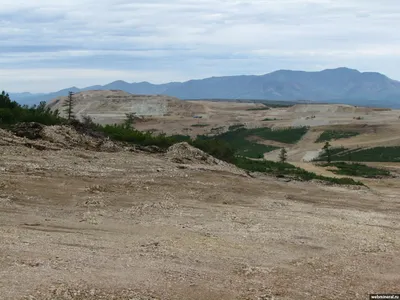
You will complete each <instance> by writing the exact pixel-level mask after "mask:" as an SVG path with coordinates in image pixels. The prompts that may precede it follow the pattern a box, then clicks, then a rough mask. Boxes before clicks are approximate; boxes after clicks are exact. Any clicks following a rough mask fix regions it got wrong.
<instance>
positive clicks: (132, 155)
mask: <svg viewBox="0 0 400 300" xmlns="http://www.w3.org/2000/svg"><path fill="white" fill-rule="evenodd" d="M0 140H1V141H2V143H0V216H1V217H0V236H1V239H0V295H1V296H0V298H1V299H5V300H8V299H10V300H15V299H31V300H32V299H46V300H50V299H57V300H59V299H63V300H64V299H80V300H83V299H92V300H94V299H131V300H132V299H136V300H138V299H140V300H144V299H174V300H175V299H176V300H181V299H188V300H190V299H204V300H206V299H207V300H209V299H210V300H212V299H215V300H217V299H218V300H224V299H226V300H232V299H239V300H250V299H251V300H253V299H254V300H256V299H258V300H260V299H263V300H265V299H275V300H289V299H290V300H291V299H337V300H339V299H340V300H342V299H349V300H350V299H360V300H361V299H363V300H364V299H367V295H368V294H369V293H389V292H399V290H398V289H399V287H400V273H399V268H400V234H399V233H400V214H399V212H400V202H399V199H400V187H399V186H398V184H397V183H398V178H397V179H390V180H389V179H387V180H382V181H374V182H371V184H370V188H359V189H355V188H349V187H343V186H341V187H337V186H326V185H321V184H320V183H317V182H314V183H303V182H293V181H292V182H284V181H280V180H278V179H275V178H272V177H264V176H261V175H259V176H256V178H251V177H249V176H246V175H245V174H244V173H243V172H240V171H238V170H237V169H236V168H234V167H231V166H229V165H226V164H218V163H217V162H214V161H212V160H201V161H199V162H196V160H193V161H184V163H186V164H182V163H177V162H174V161H176V155H173V154H167V155H165V154H148V153H140V152H130V151H122V150H121V151H120V152H118V153H109V152H95V151H90V150H83V149H77V148H71V149H61V150H56V149H58V148H57V147H56V146H54V149H55V150H51V147H47V148H46V149H45V150H43V149H42V150H41V151H40V150H37V149H35V148H33V147H31V146H29V144H28V145H27V144H25V143H24V142H23V140H18V143H17V142H15V141H14V140H13V137H12V136H9V135H7V136H6V135H5V134H4V135H3V136H2V138H0ZM49 143H50V142H49ZM46 145H47V144H46ZM30 147H31V148H30ZM178 150H179V149H178ZM179 151H180V150H179ZM196 155H197V154H196ZM200 162H201V163H200ZM394 167H395V166H394ZM396 180H397V181H396Z"/></svg>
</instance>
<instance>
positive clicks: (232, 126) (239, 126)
mask: <svg viewBox="0 0 400 300" xmlns="http://www.w3.org/2000/svg"><path fill="white" fill-rule="evenodd" d="M242 127H244V125H243V124H235V125H231V126H229V128H228V129H229V130H236V129H239V128H242Z"/></svg>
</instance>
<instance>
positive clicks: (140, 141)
mask: <svg viewBox="0 0 400 300" xmlns="http://www.w3.org/2000/svg"><path fill="white" fill-rule="evenodd" d="M71 118H72V115H71ZM128 119H129V120H128ZM127 120H128V121H127V122H125V123H124V124H120V125H117V124H115V125H106V126H101V125H98V124H94V123H93V121H92V120H91V119H90V118H89V117H84V118H83V121H82V122H79V121H74V120H71V122H68V120H66V119H64V118H61V117H60V116H59V113H58V112H57V111H55V112H52V111H50V108H48V107H46V103H45V102H42V103H40V105H38V106H32V107H27V106H21V105H19V104H18V103H16V102H14V101H11V100H10V98H9V96H8V95H7V94H6V93H4V92H3V93H2V94H0V126H1V127H5V128H10V127H12V125H14V124H16V123H19V122H38V123H41V124H44V125H57V124H71V125H73V126H74V125H78V126H82V125H83V126H85V127H86V128H88V129H90V130H92V131H95V132H97V133H102V134H104V135H105V136H108V137H109V138H110V139H112V140H116V141H122V142H126V143H132V144H137V145H144V146H146V145H155V146H158V147H160V148H163V149H166V148H168V147H170V146H171V145H173V144H175V143H178V142H182V141H186V142H188V143H190V144H191V145H192V146H194V147H197V148H199V149H201V150H203V151H204V152H206V153H209V154H210V155H213V156H214V157H216V158H219V159H221V160H224V161H227V162H230V163H233V164H235V165H236V166H238V167H239V168H243V169H245V170H248V171H258V172H264V173H268V174H274V175H277V176H279V175H284V176H290V177H292V178H294V179H297V180H312V179H317V180H323V181H327V182H332V183H336V184H352V185H362V183H361V182H358V181H354V180H353V179H350V178H340V179H339V178H328V177H324V176H318V175H316V174H314V173H311V172H308V171H305V170H303V169H301V168H297V167H295V166H293V165H291V164H288V163H286V162H281V163H276V162H270V161H265V160H262V161H259V160H251V159H248V158H245V156H246V157H255V158H261V157H263V155H264V153H265V152H268V151H271V150H274V149H277V148H276V147H273V146H266V145H261V144H257V143H255V142H251V141H249V140H247V138H248V137H250V136H258V137H261V138H264V139H269V140H275V141H279V142H286V143H295V142H297V141H298V140H299V139H300V138H301V137H302V136H303V135H304V134H305V133H306V132H307V128H293V129H290V128H289V129H282V130H271V129H269V128H256V129H245V128H242V127H243V126H240V127H238V128H237V129H236V130H233V131H228V132H226V133H223V134H220V135H218V136H215V137H207V136H199V137H197V138H196V139H194V140H192V139H191V138H190V137H189V136H185V135H174V136H166V135H165V134H159V135H154V134H152V133H151V132H140V131H138V130H135V129H134V128H132V122H130V121H133V120H131V118H129V116H127ZM236 126H237V125H236ZM332 153H336V152H335V151H333V152H332ZM397 153H399V152H397Z"/></svg>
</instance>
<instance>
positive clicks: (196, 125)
mask: <svg viewBox="0 0 400 300" xmlns="http://www.w3.org/2000/svg"><path fill="white" fill-rule="evenodd" d="M191 126H192V127H207V126H210V124H193V125H191Z"/></svg>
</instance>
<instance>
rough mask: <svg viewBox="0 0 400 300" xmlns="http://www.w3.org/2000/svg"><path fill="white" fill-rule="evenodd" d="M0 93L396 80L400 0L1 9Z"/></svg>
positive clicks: (69, 1)
mask: <svg viewBox="0 0 400 300" xmlns="http://www.w3.org/2000/svg"><path fill="white" fill-rule="evenodd" d="M0 7H1V10H0V90H1V89H6V90H7V91H10V92H22V91H30V92H49V91H55V90H59V89H62V88H66V87H70V86H77V87H85V86H89V85H93V84H105V83H109V82H111V81H114V80H118V79H121V80H125V81H128V82H138V81H150V82H153V83H162V82H169V81H184V80H188V79H193V78H204V77H210V76H220V75H239V74H265V73H269V72H272V71H275V70H278V69H294V70H306V71H314V70H322V69H326V68H336V67H341V66H346V67H350V68H356V69H359V70H360V71H377V72H381V73H384V74H386V75H388V76H389V77H392V78H393V79H400V30H399V28H400V1H399V0H379V1H378V0H279V1H278V0H168V1H167V0H129V1H128V0H58V1H55V0H29V1H22V0H0Z"/></svg>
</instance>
